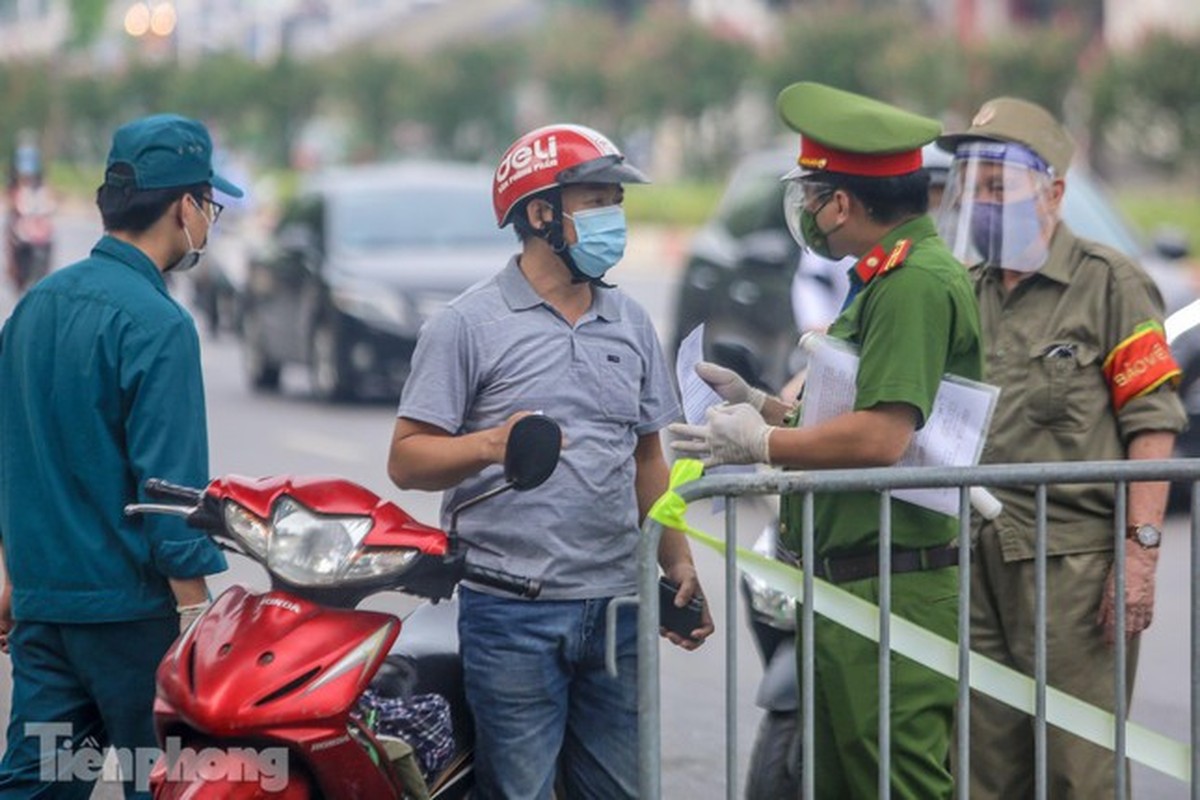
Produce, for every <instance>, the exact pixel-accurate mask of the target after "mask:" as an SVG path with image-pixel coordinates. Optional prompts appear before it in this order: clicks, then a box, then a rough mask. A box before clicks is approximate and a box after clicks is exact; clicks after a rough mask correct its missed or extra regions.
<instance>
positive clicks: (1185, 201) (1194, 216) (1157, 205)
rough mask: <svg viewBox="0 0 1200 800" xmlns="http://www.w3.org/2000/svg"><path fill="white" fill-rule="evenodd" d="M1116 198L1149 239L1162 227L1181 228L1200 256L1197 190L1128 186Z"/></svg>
mask: <svg viewBox="0 0 1200 800" xmlns="http://www.w3.org/2000/svg"><path fill="white" fill-rule="evenodd" d="M1116 200H1117V205H1118V206H1119V207H1120V209H1121V211H1122V212H1124V214H1125V216H1127V217H1128V218H1129V220H1130V222H1132V223H1133V224H1134V226H1135V227H1136V228H1137V229H1138V231H1139V232H1140V233H1141V234H1142V236H1143V237H1144V238H1145V239H1146V240H1147V241H1150V240H1151V239H1152V238H1153V237H1154V236H1155V235H1156V234H1157V233H1158V232H1159V231H1161V230H1163V229H1171V230H1175V231H1179V232H1181V233H1183V234H1184V235H1185V236H1186V237H1187V239H1188V244H1189V246H1190V249H1191V255H1192V258H1193V259H1197V258H1200V196H1197V195H1196V193H1195V191H1187V190H1184V189H1182V188H1177V189H1173V190H1165V191H1163V190H1154V191H1151V190H1148V189H1143V190H1129V189H1126V190H1124V191H1121V192H1119V193H1118V194H1117V197H1116ZM1197 263H1200V262H1197Z"/></svg>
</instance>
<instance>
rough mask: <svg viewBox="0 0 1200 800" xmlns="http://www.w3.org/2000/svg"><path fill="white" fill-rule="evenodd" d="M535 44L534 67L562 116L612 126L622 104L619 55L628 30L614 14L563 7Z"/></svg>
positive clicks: (596, 124)
mask: <svg viewBox="0 0 1200 800" xmlns="http://www.w3.org/2000/svg"><path fill="white" fill-rule="evenodd" d="M550 29H552V30H556V31H558V32H559V33H558V35H554V36H546V37H541V41H539V43H538V47H537V48H535V49H534V50H533V56H532V61H533V70H534V73H535V74H536V75H537V77H538V79H539V80H541V81H542V83H543V84H544V85H545V87H546V93H547V95H548V97H549V100H550V102H551V103H552V104H553V106H554V107H555V108H556V109H558V110H559V112H560V113H561V114H562V118H563V119H572V120H576V121H578V122H581V123H583V124H588V125H593V126H595V127H598V128H610V127H611V126H612V116H613V113H612V111H611V109H613V108H615V107H616V106H617V105H618V94H619V92H618V90H617V88H616V78H615V75H616V73H617V69H616V66H617V65H616V62H617V59H612V58H610V57H609V56H610V54H611V53H617V52H620V51H621V49H622V45H623V43H624V34H623V33H622V32H621V30H620V29H619V28H618V27H617V25H616V23H615V21H614V20H613V18H612V17H611V16H608V15H604V14H597V13H588V12H581V11H571V12H564V13H560V14H559V15H557V16H555V17H554V18H553V20H552V22H551V25H550Z"/></svg>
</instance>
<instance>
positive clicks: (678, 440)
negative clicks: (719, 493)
mask: <svg viewBox="0 0 1200 800" xmlns="http://www.w3.org/2000/svg"><path fill="white" fill-rule="evenodd" d="M703 355H704V325H703V324H700V325H697V326H696V328H695V329H694V330H693V331H692V332H691V333H689V334H688V335H687V337H685V338H684V340H683V342H681V343H680V345H679V352H678V354H676V356H675V377H676V379H677V380H678V381H679V393H680V397H681V399H682V402H683V415H684V419H686V420H687V424H680V423H675V424H673V425H671V426H669V427H668V430H669V431H670V432H671V434H672V436H673V437H674V439H673V440H672V442H671V448H672V450H674V451H675V452H676V453H678V454H680V455H682V456H687V457H689V458H698V459H700V460H701V461H702V462H703V463H704V465H705V467H715V466H717V465H720V464H754V463H758V462H759V461H765V458H766V452H765V434H763V435H762V436H763V444H762V445H761V447H762V448H764V450H763V453H762V455H763V458H762V459H756V458H751V455H757V454H758V452H759V451H758V450H757V449H756V447H759V445H756V444H754V443H753V436H754V434H753V433H752V432H750V433H743V432H742V428H741V426H748V425H749V424H750V423H748V422H745V421H744V420H745V419H747V418H744V417H738V419H737V422H736V423H735V422H734V420H733V419H732V418H730V419H728V420H726V418H725V417H724V416H723V417H722V425H721V433H719V434H716V436H718V437H720V438H719V439H714V438H713V434H712V431H711V428H710V417H709V414H710V413H715V409H717V408H722V407H724V408H731V407H732V406H729V405H725V406H722V403H726V404H728V403H735V404H736V403H749V404H750V406H747V408H748V409H749V410H750V411H751V414H752V416H754V417H758V420H757V424H758V425H759V426H762V427H764V428H765V427H766V425H765V423H763V420H762V417H760V416H759V415H758V412H757V411H755V410H754V408H761V407H762V404H763V402H764V401H765V400H766V392H763V391H762V390H761V389H755V388H753V387H752V386H750V385H749V384H748V383H746V381H745V380H744V379H743V378H742V377H741V376H739V375H738V374H737V373H736V372H734V371H733V370H731V369H727V368H725V367H722V366H719V365H717V364H713V363H711V362H708V361H704V360H703ZM726 423H728V424H726ZM735 429H736V430H735ZM733 437H738V438H736V439H735V438H733ZM714 445H716V447H717V450H718V451H719V453H720V455H718V454H717V453H716V452H714V449H713V448H714ZM743 445H745V446H743ZM728 471H745V468H743V469H737V470H733V469H731V470H728ZM719 499H720V498H718V500H719Z"/></svg>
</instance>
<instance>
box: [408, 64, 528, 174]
mask: <svg viewBox="0 0 1200 800" xmlns="http://www.w3.org/2000/svg"><path fill="white" fill-rule="evenodd" d="M522 54H523V50H522V49H521V48H518V47H514V46H513V44H512V43H511V42H508V41H489V42H478V43H466V44H459V45H455V46H452V47H448V48H446V49H444V50H441V51H439V52H437V53H435V54H434V55H433V56H432V58H431V59H430V64H429V67H428V72H427V75H426V85H425V93H424V95H423V99H422V110H423V113H424V115H425V120H426V121H427V122H428V123H429V124H430V125H431V126H432V128H433V134H434V139H435V141H436V142H437V144H438V147H439V150H440V151H441V152H443V153H445V154H447V155H451V156H454V157H457V158H467V159H473V158H478V157H480V156H482V155H484V154H491V153H499V152H500V151H501V150H502V149H503V148H504V147H505V146H506V145H507V144H508V143H509V142H511V141H512V140H513V139H514V138H516V135H517V133H516V131H515V130H514V121H513V106H514V98H513V89H514V87H515V86H516V85H517V83H518V76H520V74H521V72H522V70H523V65H522V63H521V62H522Z"/></svg>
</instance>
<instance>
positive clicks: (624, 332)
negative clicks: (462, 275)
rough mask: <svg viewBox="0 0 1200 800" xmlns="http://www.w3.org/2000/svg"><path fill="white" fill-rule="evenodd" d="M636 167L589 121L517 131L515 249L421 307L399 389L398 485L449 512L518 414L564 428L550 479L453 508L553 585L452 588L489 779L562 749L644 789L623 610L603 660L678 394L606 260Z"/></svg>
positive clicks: (690, 573)
mask: <svg viewBox="0 0 1200 800" xmlns="http://www.w3.org/2000/svg"><path fill="white" fill-rule="evenodd" d="M645 182H647V179H646V177H645V175H643V174H642V173H641V172H640V171H639V170H637V169H636V168H635V167H633V166H631V165H630V164H628V163H626V162H625V158H624V156H623V155H622V154H621V152H620V151H619V150H618V149H617V148H616V147H615V146H614V145H613V144H612V142H610V141H609V140H608V139H606V138H605V137H604V136H602V135H601V134H599V133H597V132H596V131H593V130H591V129H589V128H585V127H582V126H578V125H553V126H548V127H545V128H539V129H537V130H535V131H531V132H530V133H528V134H526V135H525V136H522V137H521V138H519V139H518V140H517V141H516V142H514V143H513V145H512V146H511V147H509V149H508V151H507V152H506V153H505V154H504V156H503V158H502V159H501V160H500V164H499V166H498V167H497V169H496V174H495V178H494V181H493V186H492V190H493V193H492V198H493V201H494V205H495V210H496V221H497V223H498V224H499V225H500V227H504V226H505V225H507V224H509V223H510V222H511V223H512V224H513V227H514V229H515V230H516V233H517V237H518V239H519V240H520V242H521V253H520V255H518V256H514V257H513V259H512V260H511V261H510V262H509V263H508V265H507V266H506V267H505V268H504V269H503V270H501V271H500V272H499V273H498V274H497V275H496V276H495V277H493V278H492V279H490V280H488V281H484V282H483V283H480V284H478V285H476V286H474V287H472V288H471V289H469V290H467V291H466V292H465V293H464V294H462V295H461V296H459V297H458V298H456V299H455V300H454V301H452V302H451V303H450V304H449V306H448V307H447V308H446V309H445V310H444V311H442V312H441V313H440V314H438V315H437V316H436V317H434V318H433V319H431V320H430V321H429V323H428V325H427V327H426V328H425V330H424V331H422V334H421V337H420V339H419V341H418V343H417V348H416V351H415V353H414V354H413V363H412V373H411V375H410V376H409V379H408V381H407V382H406V384H405V386H404V393H403V396H402V397H401V400H400V409H399V412H398V419H397V421H396V430H395V434H394V436H393V439H392V448H391V454H390V457H389V460H388V473H389V475H390V476H391V478H392V480H393V481H394V482H395V483H396V485H397V486H399V487H400V488H402V489H427V490H447V491H446V494H445V497H444V499H443V506H442V509H443V517H445V516H446V509H448V508H452V507H453V506H455V505H456V504H457V503H459V502H461V501H462V500H463V499H465V498H468V497H472V496H475V495H477V494H479V493H481V492H483V491H486V490H487V489H489V488H492V487H493V486H496V485H497V484H498V483H499V482H500V481H501V480H502V479H503V469H502V467H501V465H502V463H503V460H504V449H505V444H506V443H507V440H508V433H509V430H510V428H511V426H512V423H513V422H514V421H515V420H516V419H519V418H520V417H522V416H524V415H526V414H529V413H537V412H542V413H545V414H548V415H550V416H552V417H554V418H555V419H556V420H557V421H558V422H559V423H560V424H561V425H562V427H563V436H564V439H565V446H564V449H563V452H562V459H561V461H560V462H559V466H558V468H557V469H556V470H555V473H554V474H553V475H552V476H551V477H550V479H549V480H548V481H547V482H546V484H545V485H543V486H542V487H540V488H539V489H538V490H537V491H534V492H522V493H511V494H507V495H503V496H500V497H497V498H496V499H495V500H493V501H492V505H491V506H490V508H491V510H492V513H491V514H488V515H486V516H485V515H464V516H463V518H462V519H461V520H460V524H459V531H460V533H461V535H462V538H463V540H464V541H465V542H466V543H467V544H468V545H469V546H470V549H469V551H468V552H469V553H470V555H469V558H470V560H471V561H472V562H473V563H478V564H480V565H481V566H485V567H491V568H495V569H501V570H504V571H506V572H509V573H514V574H519V575H529V576H535V577H537V578H539V579H540V580H541V581H542V587H543V588H542V594H541V596H540V597H539V598H538V599H537V600H536V601H528V600H521V599H516V598H513V597H511V596H507V595H503V594H499V593H497V592H496V591H495V590H492V589H489V588H488V587H486V586H481V585H477V584H473V583H469V582H467V583H464V585H463V588H462V590H461V591H460V609H459V638H460V647H461V651H462V656H463V671H464V678H465V683H466V692H467V700H468V702H469V703H470V706H471V711H472V713H473V715H474V718H475V729H476V760H475V771H476V775H477V781H478V786H477V789H476V792H477V795H478V796H479V797H482V798H548V797H550V792H551V787H552V785H553V783H554V778H555V773H556V768H557V765H558V764H559V763H560V762H561V774H562V776H563V780H564V781H565V783H566V793H567V796H568V797H572V798H597V799H598V800H610V799H611V798H622V797H633V796H635V795H636V792H637V786H636V778H637V755H638V743H637V737H636V735H634V732H635V731H636V730H637V684H636V676H637V641H636V640H637V624H636V619H635V618H634V613H633V609H632V608H625V609H622V610H621V613H620V614H619V615H618V621H617V625H618V629H617V631H616V640H617V646H618V661H619V668H620V669H619V677H618V678H612V677H610V676H609V675H608V674H607V672H606V671H605V669H604V640H605V629H606V626H607V622H606V619H605V611H606V608H607V606H608V601H609V600H610V599H611V598H613V597H617V596H620V595H631V594H634V593H635V592H636V566H637V555H636V546H637V540H638V536H639V526H640V523H641V521H642V519H643V518H644V517H645V515H646V513H647V511H648V510H649V508H650V506H651V504H652V503H653V502H654V500H655V499H657V498H658V497H659V496H660V495H661V494H662V492H663V491H665V490H666V488H667V477H668V468H667V464H666V461H665V459H664V457H663V452H662V447H661V443H660V441H659V431H660V430H661V429H662V428H664V427H666V425H667V424H668V423H669V422H670V421H671V420H672V419H675V418H676V417H678V416H679V407H678V403H677V402H676V399H675V391H674V387H673V384H672V381H671V377H670V372H669V370H668V369H667V365H666V361H665V359H664V358H663V354H662V351H661V350H660V348H659V344H658V336H657V334H656V333H655V330H654V326H653V324H652V322H651V321H650V318H649V316H648V315H647V314H646V312H645V310H644V309H642V308H641V306H639V305H638V304H637V303H635V302H634V301H633V300H631V299H630V298H629V297H627V296H626V295H625V294H624V293H622V292H620V291H618V290H617V289H615V288H614V287H612V286H610V285H608V284H607V283H605V282H604V275H605V273H606V272H607V270H608V269H610V268H611V267H612V266H614V265H615V264H616V263H617V262H618V261H619V260H620V258H621V256H622V255H623V253H624V249H625V216H624V213H623V211H622V209H621V200H622V197H623V189H622V184H624V183H645ZM659 563H660V564H661V566H662V568H663V571H664V572H665V573H666V577H667V578H669V579H670V580H671V581H673V582H674V583H675V584H676V585H678V586H679V591H678V594H677V596H676V604H677V605H684V604H686V603H687V601H688V600H690V599H691V598H692V597H693V596H699V595H700V585H699V582H698V580H697V578H696V570H695V567H694V566H693V564H692V558H691V553H690V550H689V548H688V545H687V542H686V540H685V539H684V538H683V536H682V534H680V533H679V532H678V531H667V532H666V533H665V534H664V536H663V539H662V544H661V546H660V548H659ZM712 630H713V625H712V620H711V618H710V617H709V615H708V612H707V610H706V611H705V612H704V616H703V619H702V622H701V625H700V627H698V628H696V629H695V630H693V631H692V632H691V636H690V637H688V638H685V637H681V636H678V635H676V634H673V633H669V634H666V635H667V638H669V639H670V640H671V641H672V642H674V643H675V644H677V645H679V646H681V647H684V648H686V649H689V650H690V649H694V648H695V647H698V646H699V645H700V643H701V642H703V640H704V639H705V638H706V637H707V636H708V635H709V634H711V633H712Z"/></svg>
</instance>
